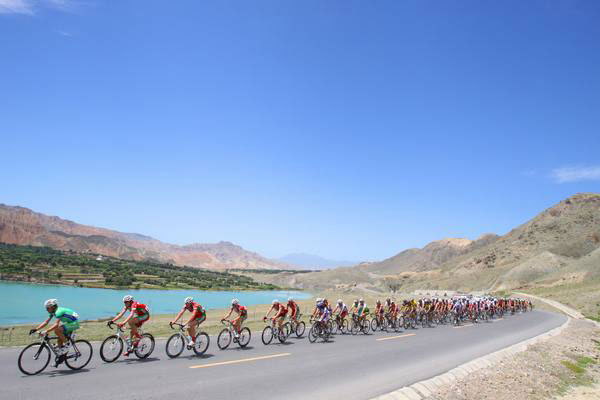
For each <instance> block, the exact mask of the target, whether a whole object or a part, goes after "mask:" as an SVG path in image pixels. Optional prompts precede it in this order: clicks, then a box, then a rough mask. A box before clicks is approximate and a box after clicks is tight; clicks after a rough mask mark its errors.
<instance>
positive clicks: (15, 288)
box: [0, 282, 311, 326]
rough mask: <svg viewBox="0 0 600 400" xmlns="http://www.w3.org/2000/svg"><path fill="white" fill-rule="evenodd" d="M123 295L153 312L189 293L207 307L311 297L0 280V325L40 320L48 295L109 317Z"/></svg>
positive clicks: (175, 305) (84, 315)
mask: <svg viewBox="0 0 600 400" xmlns="http://www.w3.org/2000/svg"><path fill="white" fill-rule="evenodd" d="M126 294H131V295H132V296H133V297H134V298H135V299H136V300H138V301H140V302H142V303H144V304H147V305H148V306H150V312H151V313H153V314H173V313H176V312H178V311H179V310H180V309H181V307H182V305H183V300H184V298H186V297H187V296H192V297H193V298H194V300H195V301H197V302H199V303H200V304H202V305H203V306H204V307H205V308H207V309H215V308H226V307H229V305H230V304H231V299H232V298H234V297H236V298H238V299H240V303H241V304H243V305H256V304H268V303H271V301H272V300H273V299H279V300H286V299H287V298H288V297H290V296H291V297H293V298H296V299H307V298H309V297H310V296H311V295H310V294H309V293H305V292H295V291H260V292H229V291H222V292H207V291H202V290H149V289H140V290H112V289H90V288H80V287H72V286H59V285H34V284H27V283H13V282H0V301H1V302H2V306H3V307H2V308H1V309H0V326H7V325H14V324H25V323H30V322H41V321H43V320H44V319H46V318H47V317H48V313H47V312H46V310H45V309H44V301H46V300H47V299H51V298H54V299H58V303H59V305H62V306H65V307H69V308H72V309H73V310H75V311H76V312H77V313H78V314H79V316H80V318H81V319H82V320H86V319H97V318H104V317H109V316H111V315H114V314H115V313H116V312H118V311H119V310H120V309H121V307H122V306H123V303H122V299H123V296H125V295H126Z"/></svg>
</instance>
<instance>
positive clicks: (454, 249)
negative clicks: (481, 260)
mask: <svg viewBox="0 0 600 400" xmlns="http://www.w3.org/2000/svg"><path fill="white" fill-rule="evenodd" d="M498 238H499V236H497V235H494V234H485V235H483V236H481V237H480V238H479V239H477V240H469V239H453V238H448V239H442V240H437V241H435V242H431V243H429V244H428V245H427V246H425V247H423V248H422V249H408V250H404V251H403V252H401V253H399V254H397V255H395V256H393V257H391V258H388V259H386V260H383V261H381V262H377V263H372V264H370V265H368V266H367V267H365V269H366V270H368V271H370V272H375V273H381V274H394V273H395V274H397V273H400V272H406V271H414V272H418V271H429V270H433V269H437V268H439V267H440V266H441V265H442V264H443V263H445V262H446V261H448V260H451V259H452V258H455V257H457V256H459V255H462V254H468V253H470V252H472V251H474V250H476V249H478V248H480V247H483V246H486V245H488V244H490V243H493V242H494V241H496V240H497V239H498Z"/></svg>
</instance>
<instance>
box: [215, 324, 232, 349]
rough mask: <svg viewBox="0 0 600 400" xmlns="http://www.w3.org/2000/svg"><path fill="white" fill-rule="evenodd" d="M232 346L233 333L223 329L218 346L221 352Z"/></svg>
mask: <svg viewBox="0 0 600 400" xmlns="http://www.w3.org/2000/svg"><path fill="white" fill-rule="evenodd" d="M230 344H231V331H230V330H229V329H227V328H225V329H223V330H222V331H221V333H219V336H218V337H217V346H218V347H219V349H221V350H225V349H226V348H228V347H229V345H230Z"/></svg>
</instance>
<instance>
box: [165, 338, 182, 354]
mask: <svg viewBox="0 0 600 400" xmlns="http://www.w3.org/2000/svg"><path fill="white" fill-rule="evenodd" d="M184 348H185V338H184V337H183V335H182V334H181V333H174V334H172V335H171V337H170V338H169V339H168V340H167V345H166V346H165V351H166V353H167V356H169V358H176V357H179V355H180V354H181V353H183V349H184Z"/></svg>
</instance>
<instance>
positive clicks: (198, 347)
mask: <svg viewBox="0 0 600 400" xmlns="http://www.w3.org/2000/svg"><path fill="white" fill-rule="evenodd" d="M209 344H210V337H208V334H207V333H206V332H200V333H199V334H197V335H196V340H195V341H194V353H196V355H197V356H201V355H202V354H204V353H206V350H208V345H209Z"/></svg>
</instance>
